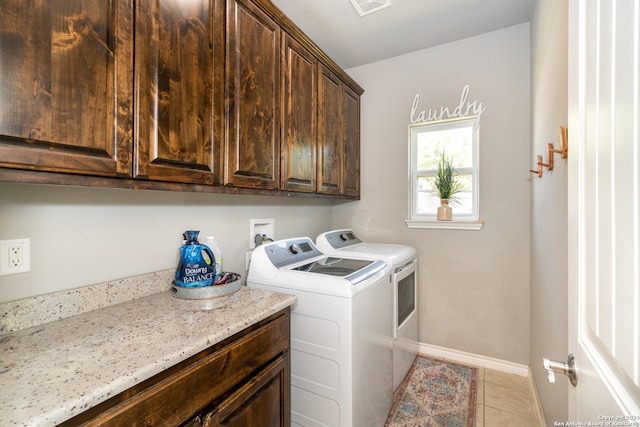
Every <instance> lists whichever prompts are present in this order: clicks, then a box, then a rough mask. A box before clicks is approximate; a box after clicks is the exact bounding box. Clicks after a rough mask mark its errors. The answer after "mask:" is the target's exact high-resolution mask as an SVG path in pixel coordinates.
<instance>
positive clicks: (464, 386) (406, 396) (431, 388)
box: [385, 356, 478, 427]
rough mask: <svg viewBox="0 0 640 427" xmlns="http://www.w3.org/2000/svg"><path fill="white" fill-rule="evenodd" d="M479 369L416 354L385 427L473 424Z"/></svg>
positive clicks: (459, 426) (435, 426)
mask: <svg viewBox="0 0 640 427" xmlns="http://www.w3.org/2000/svg"><path fill="white" fill-rule="evenodd" d="M477 382H478V370H477V369H476V368H471V367H468V366H463V365H458V364H455V363H451V362H445V361H443V360H437V359H430V358H427V357H424V356H418V357H417V358H416V360H415V361H414V362H413V366H411V369H410V370H409V373H408V374H407V376H406V377H405V379H404V380H403V381H402V383H401V384H400V386H398V390H397V391H396V394H395V396H394V400H393V405H392V406H391V412H390V413H389V418H388V419H387V422H386V424H385V427H417V426H420V427H473V426H474V425H475V415H476V390H477Z"/></svg>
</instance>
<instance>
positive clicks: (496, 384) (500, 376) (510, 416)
mask: <svg viewBox="0 0 640 427" xmlns="http://www.w3.org/2000/svg"><path fill="white" fill-rule="evenodd" d="M476 401H477V402H476V427H496V426H518V427H544V422H541V421H539V417H538V409H537V405H536V403H535V402H536V398H535V392H534V390H533V386H532V385H531V384H530V383H529V378H527V377H523V376H521V375H515V374H508V373H505V372H502V371H496V370H493V369H489V368H482V367H479V368H478V397H477V399H476Z"/></svg>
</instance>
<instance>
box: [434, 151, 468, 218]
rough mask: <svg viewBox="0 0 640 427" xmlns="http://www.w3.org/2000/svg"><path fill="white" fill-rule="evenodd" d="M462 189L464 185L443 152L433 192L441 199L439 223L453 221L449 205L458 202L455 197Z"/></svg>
mask: <svg viewBox="0 0 640 427" xmlns="http://www.w3.org/2000/svg"><path fill="white" fill-rule="evenodd" d="M462 189H463V186H462V183H461V182H460V181H459V180H458V177H457V175H456V170H455V168H454V167H453V163H452V161H451V159H447V157H446V155H445V153H444V152H442V154H441V156H440V160H439V161H438V172H437V174H436V176H435V178H434V180H433V191H434V192H435V194H436V195H437V196H438V197H439V198H440V206H439V207H438V215H437V219H438V221H451V217H452V213H453V212H452V209H451V206H449V203H450V202H451V203H455V202H456V201H457V198H456V197H455V195H456V193H458V192H459V191H461V190H462Z"/></svg>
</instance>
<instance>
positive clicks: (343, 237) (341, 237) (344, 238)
mask: <svg viewBox="0 0 640 427" xmlns="http://www.w3.org/2000/svg"><path fill="white" fill-rule="evenodd" d="M340 239H341V240H342V241H343V242H346V241H347V235H346V234H344V233H341V234H340Z"/></svg>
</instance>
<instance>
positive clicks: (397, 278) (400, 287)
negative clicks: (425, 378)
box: [316, 229, 418, 390]
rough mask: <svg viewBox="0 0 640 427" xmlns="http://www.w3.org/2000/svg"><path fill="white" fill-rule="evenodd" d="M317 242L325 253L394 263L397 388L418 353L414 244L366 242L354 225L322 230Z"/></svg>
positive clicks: (395, 386)
mask: <svg viewBox="0 0 640 427" xmlns="http://www.w3.org/2000/svg"><path fill="white" fill-rule="evenodd" d="M316 246H317V247H318V248H319V249H320V250H321V251H322V252H324V253H325V254H333V255H338V256H346V255H348V256H355V257H374V258H376V259H380V260H383V261H385V262H387V263H388V264H390V265H391V267H392V270H393V271H392V277H393V280H392V281H393V300H392V301H393V320H392V327H393V336H394V343H393V389H394V390H396V389H397V388H398V386H399V385H400V383H401V382H402V380H403V379H404V377H405V376H406V375H407V372H409V369H410V368H411V365H412V364H413V361H414V360H415V358H416V355H417V354H418V307H417V301H418V281H417V275H418V259H417V251H416V250H415V248H413V247H412V246H406V245H395V244H389V243H371V242H363V241H362V240H361V239H360V238H359V237H358V236H357V235H356V233H355V232H354V231H353V230H351V229H343V230H333V231H328V232H325V233H322V234H320V235H319V236H318V237H317V238H316Z"/></svg>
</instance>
